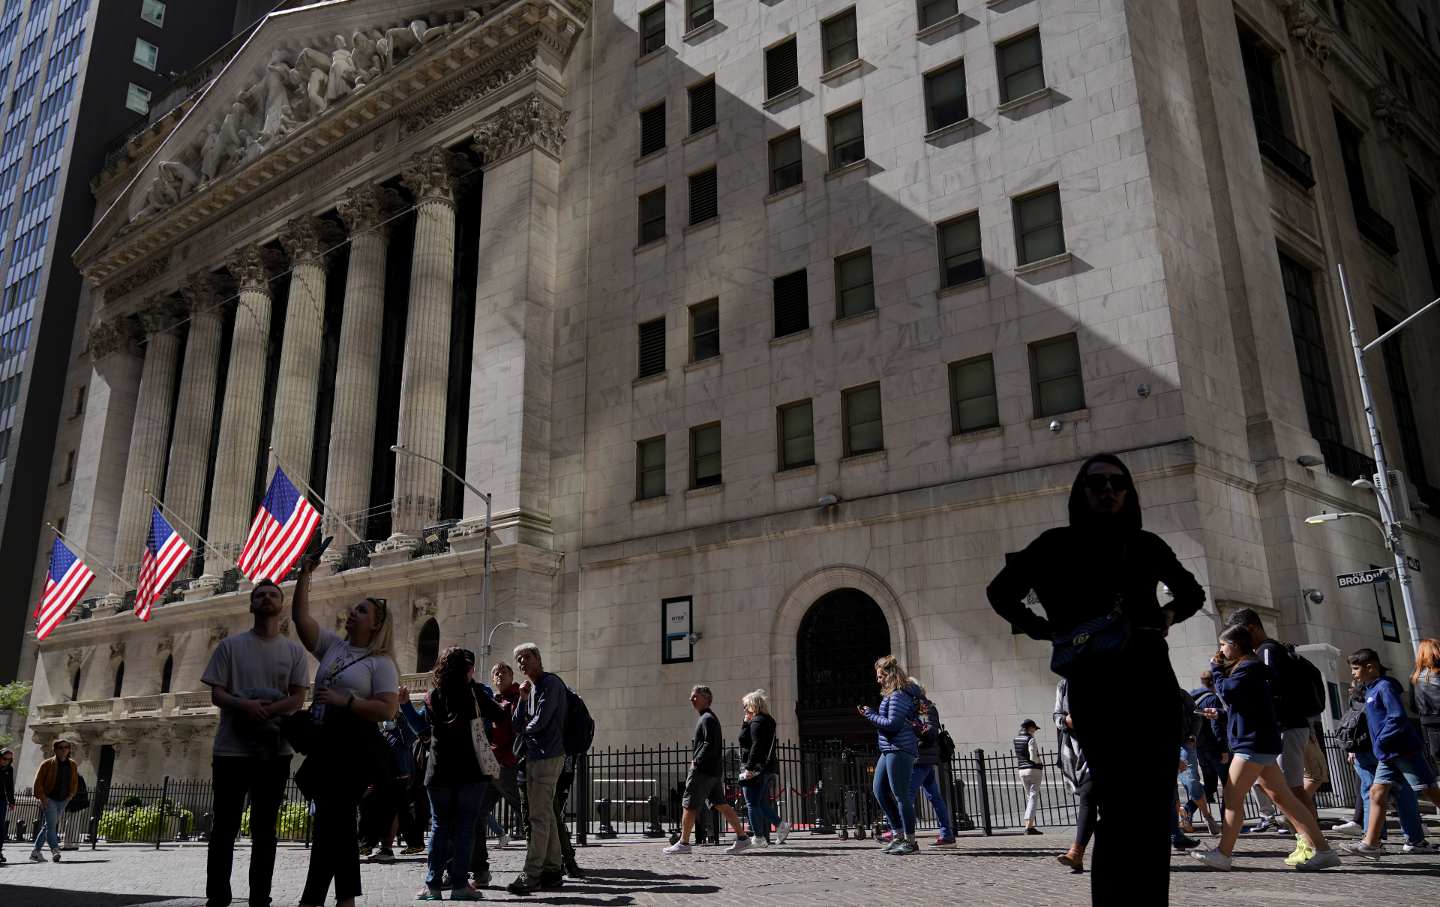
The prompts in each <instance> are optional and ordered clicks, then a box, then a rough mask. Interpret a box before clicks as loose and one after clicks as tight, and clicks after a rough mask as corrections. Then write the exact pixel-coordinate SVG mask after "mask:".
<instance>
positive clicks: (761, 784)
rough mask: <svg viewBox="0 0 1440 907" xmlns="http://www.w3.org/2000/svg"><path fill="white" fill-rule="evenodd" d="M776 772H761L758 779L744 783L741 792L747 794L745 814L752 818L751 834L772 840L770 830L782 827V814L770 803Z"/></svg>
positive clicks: (741, 785)
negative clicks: (771, 788) (771, 787)
mask: <svg viewBox="0 0 1440 907" xmlns="http://www.w3.org/2000/svg"><path fill="white" fill-rule="evenodd" d="M774 777H775V773H774V772H761V773H760V775H759V776H758V777H756V778H752V779H750V780H749V781H743V782H741V784H740V790H741V791H743V792H744V793H745V812H746V814H747V815H748V816H749V817H750V834H752V835H759V836H760V837H762V838H764V839H765V840H767V841H768V840H770V829H771V828H775V827H777V826H779V825H780V813H779V811H777V810H776V809H775V805H774V804H773V803H771V802H770V780H771V779H772V778H774Z"/></svg>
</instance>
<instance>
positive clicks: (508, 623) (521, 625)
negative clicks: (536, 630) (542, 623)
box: [484, 620, 530, 658]
mask: <svg viewBox="0 0 1440 907" xmlns="http://www.w3.org/2000/svg"><path fill="white" fill-rule="evenodd" d="M501 627H514V628H515V629H517V630H528V629H530V625H529V624H527V623H525V621H523V620H502V621H500V623H498V624H496V625H495V626H493V627H491V628H490V635H489V636H487V637H485V651H484V656H485V657H486V658H489V657H490V650H491V649H493V648H494V646H493V645H491V643H493V642H494V641H495V631H496V630H498V629H500V628H501Z"/></svg>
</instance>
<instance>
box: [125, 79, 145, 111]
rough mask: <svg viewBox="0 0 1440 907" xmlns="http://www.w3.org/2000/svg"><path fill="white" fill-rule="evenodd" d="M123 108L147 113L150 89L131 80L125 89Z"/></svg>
mask: <svg viewBox="0 0 1440 907" xmlns="http://www.w3.org/2000/svg"><path fill="white" fill-rule="evenodd" d="M125 108H126V109H127V110H133V111H134V112H135V113H149V112H150V90H149V89H148V88H141V87H140V86H139V85H136V84H135V83H134V82H131V83H130V87H129V88H127V89H125Z"/></svg>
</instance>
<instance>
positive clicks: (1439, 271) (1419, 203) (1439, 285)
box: [1410, 176, 1440, 298]
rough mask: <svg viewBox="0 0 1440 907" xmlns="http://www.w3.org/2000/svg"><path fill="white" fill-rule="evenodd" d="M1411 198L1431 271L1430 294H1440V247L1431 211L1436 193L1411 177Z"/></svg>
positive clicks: (1433, 295) (1427, 265)
mask: <svg viewBox="0 0 1440 907" xmlns="http://www.w3.org/2000/svg"><path fill="white" fill-rule="evenodd" d="M1410 199H1411V202H1412V203H1413V204H1414V205H1415V220H1416V222H1417V223H1418V224H1419V225H1420V244H1421V245H1422V246H1424V247H1425V265H1426V267H1427V268H1428V270H1429V271H1430V296H1431V298H1434V297H1435V296H1436V295H1440V249H1437V248H1436V245H1435V226H1434V223H1433V222H1432V221H1431V219H1430V212H1431V211H1432V210H1434V208H1435V194H1434V193H1433V192H1431V191H1430V190H1429V189H1428V188H1426V187H1425V184H1424V183H1421V182H1420V181H1419V180H1418V179H1416V178H1415V177H1413V176H1412V177H1410Z"/></svg>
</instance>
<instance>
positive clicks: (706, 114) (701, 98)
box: [689, 79, 715, 135]
mask: <svg viewBox="0 0 1440 907" xmlns="http://www.w3.org/2000/svg"><path fill="white" fill-rule="evenodd" d="M689 94H690V134H691V135H694V134H695V133H697V132H702V131H704V130H706V129H709V128H710V127H711V126H714V125H715V80H714V79H706V80H705V81H703V82H701V83H700V84H699V85H691V86H690V90H689Z"/></svg>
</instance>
